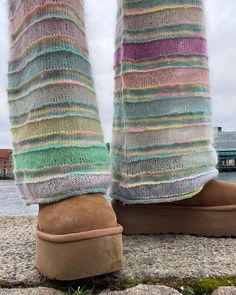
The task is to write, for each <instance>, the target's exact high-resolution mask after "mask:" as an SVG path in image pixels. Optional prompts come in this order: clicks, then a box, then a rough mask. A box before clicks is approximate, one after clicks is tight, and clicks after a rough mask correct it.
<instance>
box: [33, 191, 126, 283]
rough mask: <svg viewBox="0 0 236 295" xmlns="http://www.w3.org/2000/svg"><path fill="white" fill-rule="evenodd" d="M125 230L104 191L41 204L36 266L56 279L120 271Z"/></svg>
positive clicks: (50, 277)
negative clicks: (123, 231)
mask: <svg viewBox="0 0 236 295" xmlns="http://www.w3.org/2000/svg"><path fill="white" fill-rule="evenodd" d="M122 230H123V229H122V227H121V226H120V225H118V224H117V220H116V216H115V213H114V211H113V209H112V208H111V206H110V204H109V203H108V202H107V200H106V199H105V198H104V196H103V195H102V194H88V195H84V196H76V197H71V198H68V199H65V200H62V201H59V202H56V203H50V204H47V205H39V214H38V226H37V251H36V263H37V268H38V270H39V271H40V272H41V273H42V274H43V275H45V276H46V277H48V278H49V279H57V280H76V279H81V278H86V277H92V276H96V275H101V274H106V273H110V272H114V271H118V270H120V269H121V268H122Z"/></svg>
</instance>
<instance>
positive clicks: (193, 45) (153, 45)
mask: <svg viewBox="0 0 236 295" xmlns="http://www.w3.org/2000/svg"><path fill="white" fill-rule="evenodd" d="M168 55H207V43H206V40H205V39H202V38H180V39H165V40H156V41H152V42H147V43H138V44H135V43H132V44H125V45H123V48H119V49H118V50H117V51H116V53H115V65H116V66H118V65H119V64H120V63H121V62H122V61H123V60H134V61H138V60H143V59H154V58H156V57H162V56H168Z"/></svg>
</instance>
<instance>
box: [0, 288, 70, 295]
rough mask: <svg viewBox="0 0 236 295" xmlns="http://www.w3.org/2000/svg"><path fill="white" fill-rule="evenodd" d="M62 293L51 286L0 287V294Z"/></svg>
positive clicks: (57, 294) (49, 294) (32, 294)
mask: <svg viewBox="0 0 236 295" xmlns="http://www.w3.org/2000/svg"><path fill="white" fill-rule="evenodd" d="M63 294H64V293H62V292H60V291H58V290H55V289H51V288H44V287H38V288H26V289H20V288H17V289H0V295H63Z"/></svg>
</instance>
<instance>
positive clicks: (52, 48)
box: [8, 0, 110, 204]
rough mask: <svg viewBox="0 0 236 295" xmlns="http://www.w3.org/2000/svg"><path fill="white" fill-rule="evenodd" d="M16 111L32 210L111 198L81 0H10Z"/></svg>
mask: <svg viewBox="0 0 236 295" xmlns="http://www.w3.org/2000/svg"><path fill="white" fill-rule="evenodd" d="M9 17H10V38H11V47H10V61H9V87H8V97H9V108H10V120H11V132H12V137H13V151H14V165H15V177H16V184H17V186H18V189H19V191H20V193H21V195H22V197H23V199H25V202H26V204H32V203H48V202H54V201H58V200H60V199H64V198H67V197H71V196H75V195H82V194H86V193H91V192H101V193H105V192H106V190H107V186H108V183H109V181H110V159H109V155H108V151H107V148H106V146H105V145H104V143H103V134H102V129H101V124H100V120H99V115H98V108H97V103H96V97H95V92H94V86H93V79H92V75H91V68H90V64H89V61H88V49H87V42H86V37H85V28H84V13H83V2H82V1H81V0H9Z"/></svg>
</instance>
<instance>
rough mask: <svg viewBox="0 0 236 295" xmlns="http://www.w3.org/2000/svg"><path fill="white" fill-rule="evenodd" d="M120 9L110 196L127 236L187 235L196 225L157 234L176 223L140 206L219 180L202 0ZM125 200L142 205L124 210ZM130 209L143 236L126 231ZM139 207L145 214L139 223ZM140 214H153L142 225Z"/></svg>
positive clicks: (131, 2) (125, 1)
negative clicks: (173, 233)
mask: <svg viewBox="0 0 236 295" xmlns="http://www.w3.org/2000/svg"><path fill="white" fill-rule="evenodd" d="M118 2H119V12H118V22H117V37H116V46H117V48H116V54H115V74H116V76H115V101H114V106H115V112H114V124H113V142H112V160H113V163H112V166H113V181H112V186H111V190H110V195H111V197H112V198H113V199H115V200H117V202H115V201H113V205H114V208H115V211H116V213H117V214H118V221H119V220H120V222H121V223H122V224H123V225H124V230H125V232H129V231H131V232H136V233H138V232H140V231H141V232H144V233H147V232H152V233H153V232H154V233H155V232H160V231H164V232H166V231H172V232H181V231H183V232H186V231H187V232H188V230H190V229H191V226H190V229H188V230H187V229H186V230H185V229H183V228H182V229H181V227H179V228H174V227H172V228H171V227H169V228H165V227H162V228H157V227H155V226H157V225H158V224H162V226H163V223H168V224H170V225H171V223H172V221H170V220H165V219H163V216H162V215H161V214H162V213H159V212H157V211H156V209H155V208H156V207H155V205H154V206H153V207H152V206H150V205H140V206H137V204H150V203H164V202H173V201H178V200H184V199H187V198H191V197H193V196H195V195H197V194H198V193H199V192H200V191H202V189H203V187H204V185H205V184H206V183H208V182H209V181H211V180H212V179H214V178H216V177H217V174H218V171H217V170H216V168H215V165H216V163H217V155H216V151H215V149H214V148H213V127H212V122H211V99H210V94H209V72H208V57H207V42H206V33H205V20H204V7H203V0H168V1H164V0H158V1H157V0H150V1H141V0H139V1H138V0H137V1H136V0H119V1H118ZM216 185H218V183H217V182H216ZM214 188H216V187H215V186H213V189H214ZM216 190H217V189H216ZM221 192H222V188H221ZM233 192H236V189H235V187H233ZM214 193H215V192H214ZM230 197H232V194H231V195H230ZM205 199H206V198H205ZM230 200H231V198H230ZM119 201H121V202H123V203H125V204H135V205H134V206H133V207H132V205H126V206H123V205H122V206H121V207H119ZM208 201H209V200H208ZM231 201H232V200H231ZM231 201H230V202H231ZM230 202H229V203H230ZM213 203H214V202H213ZM226 203H227V202H226ZM226 203H225V205H226ZM233 203H234V204H236V200H235V199H234V201H233ZM230 204H231V203H230ZM182 205H183V203H182ZM116 206H117V208H118V209H117V208H116ZM126 208H128V209H127V215H126V217H127V218H128V219H129V221H130V223H132V225H133V226H134V227H135V223H136V221H137V220H140V223H141V224H143V225H144V228H143V229H141V228H138V227H139V225H137V224H136V228H134V227H133V228H132V226H131V229H127V226H125V222H124V219H122V218H121V215H122V214H123V213H122V212H125V210H126ZM132 208H139V209H138V210H139V212H138V211H136V212H135V214H136V213H137V220H136V219H135V218H136V217H135V216H136V215H135V216H134V217H132V210H131V209H132ZM140 208H143V209H144V210H146V209H147V208H154V209H153V211H152V213H151V212H150V211H149V212H148V211H145V212H146V213H145V214H147V215H146V216H145V218H140V214H142V212H144V211H142V210H141V211H140ZM150 210H151V209H150ZM168 210H169V209H168ZM178 212H180V211H178ZM151 214H153V216H154V217H155V218H158V217H159V219H158V220H157V219H156V220H154V219H153V220H154V222H153V226H154V228H151V229H150V227H149V225H150V220H151V218H152V217H151ZM170 214H171V215H172V219H173V223H172V225H174V222H175V220H176V219H177V215H175V213H173V214H172V212H171V211H168V212H167V211H166V212H164V213H163V215H164V216H168V218H169V215H170ZM181 214H182V219H183V218H184V216H183V215H184V212H181ZM181 214H180V215H181ZM186 214H187V213H186ZM148 216H149V217H148ZM126 217H124V218H126ZM143 217H144V215H143ZM234 217H235V213H234ZM168 218H167V219H168ZM145 220H146V221H145ZM185 221H186V220H185ZM145 222H146V223H147V224H146V227H145ZM148 222H149V225H148ZM185 224H186V222H185ZM188 233H191V232H188ZM193 233H198V234H201V231H199V232H196V231H195V232H194V230H193ZM235 233H236V232H235ZM202 234H203V232H202Z"/></svg>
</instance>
